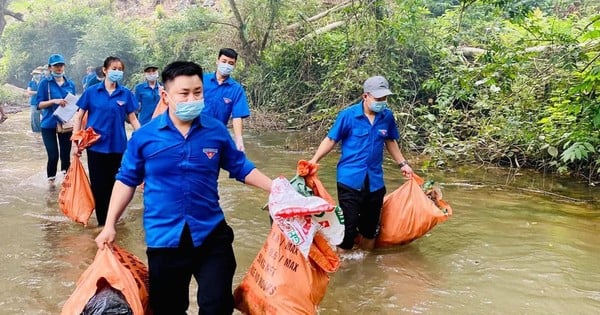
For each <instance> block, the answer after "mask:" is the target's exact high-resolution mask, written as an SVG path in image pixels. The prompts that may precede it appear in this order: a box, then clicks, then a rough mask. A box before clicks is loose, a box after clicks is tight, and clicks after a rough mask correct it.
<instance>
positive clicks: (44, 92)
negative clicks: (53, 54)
mask: <svg viewBox="0 0 600 315" xmlns="http://www.w3.org/2000/svg"><path fill="white" fill-rule="evenodd" d="M48 85H49V83H48V81H47V80H46V79H42V80H41V81H40V85H39V86H38V93H37V98H36V100H37V103H38V104H39V103H40V102H43V101H47V100H49V98H48Z"/></svg>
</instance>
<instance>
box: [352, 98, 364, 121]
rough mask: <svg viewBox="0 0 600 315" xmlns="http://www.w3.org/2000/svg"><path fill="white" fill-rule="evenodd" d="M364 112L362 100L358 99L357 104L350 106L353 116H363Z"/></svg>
mask: <svg viewBox="0 0 600 315" xmlns="http://www.w3.org/2000/svg"><path fill="white" fill-rule="evenodd" d="M364 114H365V109H364V101H360V102H359V103H358V104H356V105H355V106H354V107H353V108H352V115H353V116H354V117H360V116H363V115H364Z"/></svg>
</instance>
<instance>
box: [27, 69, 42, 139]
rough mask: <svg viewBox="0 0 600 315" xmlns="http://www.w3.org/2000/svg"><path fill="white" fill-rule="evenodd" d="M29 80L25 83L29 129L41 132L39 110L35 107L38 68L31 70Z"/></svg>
mask: <svg viewBox="0 0 600 315" xmlns="http://www.w3.org/2000/svg"><path fill="white" fill-rule="evenodd" d="M31 75H32V77H31V81H29V83H28V84H27V92H26V93H27V95H28V96H29V106H30V107H31V131H33V132H38V133H39V132H42V127H41V115H42V113H41V111H40V110H39V109H38V108H37V89H38V85H39V83H40V79H41V76H42V70H41V69H39V68H36V69H34V70H33V71H32V72H31Z"/></svg>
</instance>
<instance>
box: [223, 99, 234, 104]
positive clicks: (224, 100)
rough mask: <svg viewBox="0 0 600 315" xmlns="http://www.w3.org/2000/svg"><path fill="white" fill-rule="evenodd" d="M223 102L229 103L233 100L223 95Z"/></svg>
mask: <svg viewBox="0 0 600 315" xmlns="http://www.w3.org/2000/svg"><path fill="white" fill-rule="evenodd" d="M223 102H225V104H229V103H231V102H233V101H232V100H231V99H230V98H227V97H223Z"/></svg>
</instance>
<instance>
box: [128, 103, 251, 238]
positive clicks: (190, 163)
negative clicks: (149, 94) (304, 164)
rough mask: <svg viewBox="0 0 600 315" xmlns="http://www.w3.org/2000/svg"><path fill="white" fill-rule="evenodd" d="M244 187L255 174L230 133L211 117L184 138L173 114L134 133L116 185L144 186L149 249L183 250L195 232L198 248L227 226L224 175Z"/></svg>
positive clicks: (202, 118)
mask: <svg viewBox="0 0 600 315" xmlns="http://www.w3.org/2000/svg"><path fill="white" fill-rule="evenodd" d="M221 168H222V169H224V170H227V171H228V172H229V177H231V178H235V179H237V180H238V181H241V182H243V181H244V179H245V178H246V176H247V175H248V174H249V173H250V172H251V171H252V170H253V169H254V168H255V167H254V165H253V164H252V162H250V161H249V160H248V159H247V158H246V155H245V154H244V153H243V152H241V151H238V150H237V149H236V146H235V143H234V142H233V140H232V139H231V136H230V135H229V132H228V131H227V128H226V127H225V126H224V125H223V124H222V123H221V122H219V121H217V120H216V119H214V118H211V117H209V116H205V115H201V116H200V118H196V119H195V120H194V121H193V122H192V126H191V128H190V130H189V133H188V136H187V137H183V136H182V135H181V133H180V132H179V131H178V130H177V129H176V128H175V126H174V125H173V122H172V121H171V119H170V118H169V113H168V111H167V112H165V113H163V114H161V115H160V116H157V117H156V118H155V119H153V120H151V121H150V122H149V123H147V124H146V125H144V126H143V127H142V128H140V129H138V130H137V131H135V132H134V133H133V135H132V137H131V139H130V140H129V143H128V145H127V150H126V151H125V154H124V155H123V160H122V162H121V168H120V169H119V173H118V174H117V176H116V179H117V180H119V181H121V182H122V183H123V184H125V185H127V186H129V187H136V186H137V185H139V184H141V183H142V182H144V229H145V234H146V244H147V246H148V247H154V248H165V247H177V246H179V240H180V237H181V233H182V232H183V228H184V226H185V224H186V223H187V224H188V226H189V227H190V231H191V234H192V240H193V242H194V246H196V247H197V246H200V245H201V244H202V243H203V242H204V240H205V239H206V237H207V236H208V234H210V232H211V231H212V230H213V229H214V228H215V227H216V226H217V225H218V224H219V223H220V222H221V221H223V220H224V218H225V217H224V214H223V211H222V210H221V207H220V206H219V195H218V189H217V180H218V178H219V171H220V169H221Z"/></svg>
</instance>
